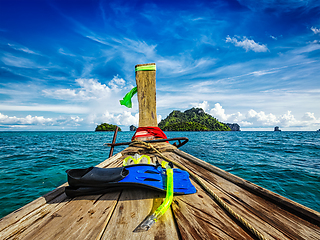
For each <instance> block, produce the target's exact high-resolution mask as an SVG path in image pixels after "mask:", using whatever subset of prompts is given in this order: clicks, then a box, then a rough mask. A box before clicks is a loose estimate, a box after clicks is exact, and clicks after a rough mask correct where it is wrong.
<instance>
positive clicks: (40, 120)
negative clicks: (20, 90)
mask: <svg viewBox="0 0 320 240" xmlns="http://www.w3.org/2000/svg"><path fill="white" fill-rule="evenodd" d="M52 122H53V119H52V118H44V117H42V116H40V117H38V116H34V117H32V116H31V115H28V116H26V117H24V118H18V117H16V116H13V117H9V116H8V115H4V114H2V113H0V124H4V125H44V124H50V123H52Z"/></svg>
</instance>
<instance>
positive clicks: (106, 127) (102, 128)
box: [95, 123, 121, 132]
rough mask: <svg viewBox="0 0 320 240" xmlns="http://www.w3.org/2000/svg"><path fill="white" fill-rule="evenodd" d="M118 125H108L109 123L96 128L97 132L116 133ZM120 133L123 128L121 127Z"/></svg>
mask: <svg viewBox="0 0 320 240" xmlns="http://www.w3.org/2000/svg"><path fill="white" fill-rule="evenodd" d="M116 127H117V125H113V124H108V123H102V124H100V125H98V126H97V127H96V130H95V131H96V132H100V131H114V130H116ZM118 131H121V128H120V127H119V129H118Z"/></svg>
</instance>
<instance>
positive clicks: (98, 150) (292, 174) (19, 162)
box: [0, 131, 320, 217]
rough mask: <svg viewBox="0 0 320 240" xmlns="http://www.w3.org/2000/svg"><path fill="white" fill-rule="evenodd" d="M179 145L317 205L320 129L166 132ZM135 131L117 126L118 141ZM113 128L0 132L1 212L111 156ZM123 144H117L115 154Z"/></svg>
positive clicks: (319, 208)
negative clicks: (180, 141) (70, 173)
mask: <svg viewBox="0 0 320 240" xmlns="http://www.w3.org/2000/svg"><path fill="white" fill-rule="evenodd" d="M165 133H166V135H167V136H168V138H171V137H188V138H189V142H188V143H187V144H186V145H185V146H183V147H181V148H180V149H181V150H183V151H185V152H187V153H189V154H191V155H193V156H195V157H198V158H200V159H202V160H205V161H207V162H208V163H210V164H213V165H215V166H217V167H219V168H221V169H223V170H226V171H228V172H230V173H232V174H235V175H237V176H239V177H241V178H244V179H246V180H248V181H251V182H253V183H255V184H257V185H260V186H262V187H264V188H267V189H269V190H271V191H274V192H276V193H278V194H280V195H282V196H285V197H287V198H289V199H291V200H293V201H296V202H298V203H300V204H303V205H305V206H307V207H309V208H312V209H314V210H316V211H320V190H319V187H320V151H319V150H320V132H165ZM132 135H133V132H125V131H124V132H119V133H118V137H117V142H127V141H130V139H131V137H132ZM112 138H113V133H112V132H0V163H1V164H0V186H1V191H0V217H3V216H5V215H7V214H9V213H10V212H12V211H14V210H16V209H18V208H20V207H22V206H24V205H25V204H27V203H29V202H31V201H33V200H34V199H36V198H38V197H40V196H42V195H44V194H46V193H47V192H49V191H51V190H53V189H54V188H56V187H58V186H60V185H61V184H63V183H65V182H66V181H67V177H66V173H65V171H66V170H67V169H70V168H87V167H90V166H95V165H97V164H99V163H100V162H102V161H104V160H105V159H106V158H108V156H109V150H110V148H109V147H104V146H103V144H104V143H110V142H111V141H112ZM124 148H125V146H121V147H116V148H115V151H114V154H116V153H118V152H120V151H121V150H123V149H124Z"/></svg>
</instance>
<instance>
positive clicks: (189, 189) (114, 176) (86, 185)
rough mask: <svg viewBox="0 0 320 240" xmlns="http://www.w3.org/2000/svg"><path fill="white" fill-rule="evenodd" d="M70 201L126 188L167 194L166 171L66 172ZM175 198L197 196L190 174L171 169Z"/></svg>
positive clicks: (148, 167)
mask: <svg viewBox="0 0 320 240" xmlns="http://www.w3.org/2000/svg"><path fill="white" fill-rule="evenodd" d="M67 174H68V183H69V186H68V187H66V189H65V192H66V194H67V195H68V196H69V197H75V196H81V195H91V194H100V193H105V192H110V191H113V190H118V189H123V188H126V187H130V188H132V187H143V188H149V189H154V190H158V191H166V171H165V169H164V168H162V167H161V165H151V164H134V165H128V166H125V167H120V168H97V167H90V168H86V169H71V170H67ZM173 187H174V190H173V191H174V194H180V195H181V194H192V193H195V192H197V190H196V188H195V187H194V186H193V185H192V183H191V181H190V179H189V173H187V172H186V171H183V170H181V169H178V168H174V169H173Z"/></svg>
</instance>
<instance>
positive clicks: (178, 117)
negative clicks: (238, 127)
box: [159, 108, 231, 131]
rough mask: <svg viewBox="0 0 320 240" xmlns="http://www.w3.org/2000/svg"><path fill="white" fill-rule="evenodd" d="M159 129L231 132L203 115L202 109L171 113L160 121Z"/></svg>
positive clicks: (210, 117) (212, 118)
mask: <svg viewBox="0 0 320 240" xmlns="http://www.w3.org/2000/svg"><path fill="white" fill-rule="evenodd" d="M159 128H161V129H162V130H163V131H231V129H230V128H229V127H228V126H227V125H226V124H224V123H221V122H219V121H218V120H217V119H216V118H214V117H212V116H211V115H210V114H208V113H205V112H204V111H203V109H202V108H191V109H189V110H186V111H184V112H181V111H172V112H171V113H170V114H169V116H168V117H166V118H165V119H163V120H161V122H160V123H159Z"/></svg>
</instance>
